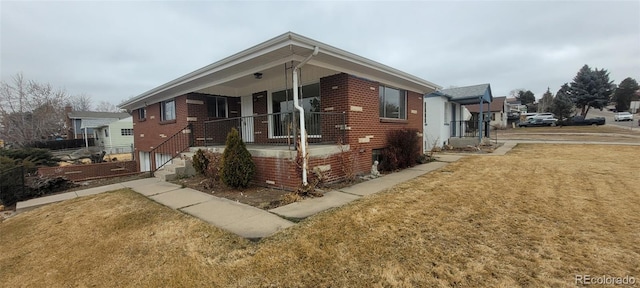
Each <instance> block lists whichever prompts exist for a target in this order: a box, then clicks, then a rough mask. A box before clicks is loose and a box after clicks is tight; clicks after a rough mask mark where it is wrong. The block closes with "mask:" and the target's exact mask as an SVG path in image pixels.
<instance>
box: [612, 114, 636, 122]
mask: <svg viewBox="0 0 640 288" xmlns="http://www.w3.org/2000/svg"><path fill="white" fill-rule="evenodd" d="M613 121H616V122H617V121H633V114H631V113H629V112H618V113H616V114H614V115H613Z"/></svg>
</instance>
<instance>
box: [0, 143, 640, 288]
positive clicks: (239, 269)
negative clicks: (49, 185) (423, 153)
mask: <svg viewBox="0 0 640 288" xmlns="http://www.w3.org/2000/svg"><path fill="white" fill-rule="evenodd" d="M637 155H638V147H634V146H615V147H611V146H607V145H550V144H548V145H522V144H521V145H518V146H516V147H515V148H514V149H513V150H512V151H511V152H509V153H507V154H506V155H505V156H499V157H479V156H468V157H465V158H463V159H461V160H459V161H457V162H455V163H451V164H449V165H448V166H446V167H445V168H443V169H439V170H436V171H433V172H430V173H428V174H426V175H424V176H421V177H418V178H416V179H414V180H412V181H408V182H405V183H402V184H400V185H397V186H395V187H393V188H391V189H389V190H388V191H386V192H382V193H379V194H376V195H373V196H368V197H364V198H363V199H361V200H358V201H354V202H352V203H350V204H348V205H346V206H343V207H340V208H337V209H333V210H331V211H328V212H325V213H320V214H318V215H315V216H313V217H310V218H307V219H306V220H304V221H302V222H300V223H299V224H297V225H296V226H294V227H291V228H288V229H286V230H284V231H282V232H280V233H277V234H275V235H274V236H272V237H269V238H267V239H263V240H262V241H260V242H257V243H252V242H249V241H247V240H245V239H242V238H240V237H237V236H235V235H233V234H230V233H227V232H225V231H224V230H222V229H218V228H216V227H212V226H210V225H208V224H207V223H205V222H202V221H199V220H197V219H195V218H192V217H190V216H188V215H185V214H183V213H180V212H177V211H173V210H172V209H170V208H167V207H164V206H162V205H160V204H158V203H155V202H153V201H151V200H149V199H147V198H145V197H143V196H141V195H138V194H136V193H134V192H131V191H128V190H123V191H119V192H112V193H104V194H99V195H94V196H88V197H83V198H78V199H74V200H70V201H65V202H61V203H57V204H52V205H49V206H46V207H42V208H39V209H36V210H33V211H29V212H25V213H21V214H19V215H16V216H14V217H12V218H10V219H9V220H6V221H4V222H2V223H0V243H2V253H0V268H1V269H0V279H2V281H3V282H2V283H3V285H4V286H7V287H12V286H27V287H67V286H82V287H86V286H110V287H111V286H146V287H157V286H162V287H166V286H169V287H173V286H180V287H203V286H206V287H228V286H232V287H571V286H576V283H575V277H576V275H597V276H602V275H608V276H611V277H625V276H631V277H635V279H636V281H638V279H639V278H640V266H638V259H640V246H638V231H640V214H638V210H637V207H640V189H638V188H639V187H638V182H637V179H638V177H637V176H638V171H640V161H638V156H637ZM636 285H637V284H636ZM579 286H582V285H579Z"/></svg>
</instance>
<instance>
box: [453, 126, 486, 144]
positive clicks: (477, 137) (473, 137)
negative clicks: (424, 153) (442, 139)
mask: <svg viewBox="0 0 640 288" xmlns="http://www.w3.org/2000/svg"><path fill="white" fill-rule="evenodd" d="M482 124H483V125H482V129H479V123H478V121H477V120H468V121H451V123H450V124H449V127H450V131H449V132H450V134H449V145H451V146H453V147H454V148H464V147H468V146H476V145H478V144H480V142H481V141H482V140H481V139H482V138H489V136H490V135H489V133H490V132H489V131H490V129H489V128H490V126H489V124H490V123H489V121H486V120H485V121H483V122H482Z"/></svg>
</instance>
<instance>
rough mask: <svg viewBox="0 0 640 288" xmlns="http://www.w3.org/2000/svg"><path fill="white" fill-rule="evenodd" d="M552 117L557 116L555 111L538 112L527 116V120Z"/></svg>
mask: <svg viewBox="0 0 640 288" xmlns="http://www.w3.org/2000/svg"><path fill="white" fill-rule="evenodd" d="M550 118H556V116H555V115H553V113H536V114H533V115H529V116H527V118H526V120H529V119H550Z"/></svg>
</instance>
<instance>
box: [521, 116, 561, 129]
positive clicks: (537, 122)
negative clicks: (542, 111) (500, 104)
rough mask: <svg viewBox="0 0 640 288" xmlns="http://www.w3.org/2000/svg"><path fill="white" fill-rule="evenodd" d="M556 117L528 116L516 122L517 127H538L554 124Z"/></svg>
mask: <svg viewBox="0 0 640 288" xmlns="http://www.w3.org/2000/svg"><path fill="white" fill-rule="evenodd" d="M557 121H558V119H556V118H544V119H542V118H529V119H528V120H527V121H524V122H520V123H518V127H540V126H556V122H557Z"/></svg>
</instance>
